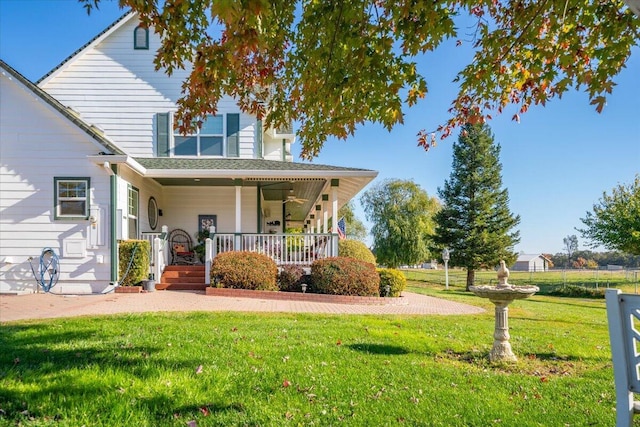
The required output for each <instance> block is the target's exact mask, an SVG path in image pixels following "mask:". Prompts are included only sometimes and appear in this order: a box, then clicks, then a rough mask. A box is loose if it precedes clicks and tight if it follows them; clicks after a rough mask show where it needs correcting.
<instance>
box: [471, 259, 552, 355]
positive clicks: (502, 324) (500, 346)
mask: <svg viewBox="0 0 640 427" xmlns="http://www.w3.org/2000/svg"><path fill="white" fill-rule="evenodd" d="M508 278H509V269H507V267H506V266H505V263H504V261H500V268H499V269H498V285H497V286H492V285H481V286H471V287H470V288H469V290H471V292H473V293H474V294H476V295H477V296H479V297H481V298H488V299H489V301H491V302H492V303H494V304H495V306H496V310H495V316H496V325H495V329H494V331H493V348H492V349H491V353H489V360H490V361H491V362H515V361H516V360H518V359H517V358H516V355H515V354H513V351H511V344H510V343H509V309H508V308H507V306H508V305H509V304H511V302H512V301H513V300H516V299H524V298H529V297H530V296H531V295H533V294H535V293H536V292H538V291H539V290H540V288H538V287H537V286H515V285H510V284H509V283H507V279H508Z"/></svg>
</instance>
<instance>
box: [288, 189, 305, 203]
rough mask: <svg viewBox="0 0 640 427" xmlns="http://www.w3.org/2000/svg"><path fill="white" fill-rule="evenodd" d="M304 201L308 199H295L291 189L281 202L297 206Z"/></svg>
mask: <svg viewBox="0 0 640 427" xmlns="http://www.w3.org/2000/svg"><path fill="white" fill-rule="evenodd" d="M306 201H308V199H301V198H298V197H296V195H295V194H293V189H291V190H289V194H288V195H287V199H286V200H283V201H282V203H289V202H294V203H298V204H303V203H304V202H306Z"/></svg>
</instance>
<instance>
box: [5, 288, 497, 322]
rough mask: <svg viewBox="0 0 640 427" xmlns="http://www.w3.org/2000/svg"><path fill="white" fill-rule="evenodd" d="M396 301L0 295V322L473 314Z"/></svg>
mask: <svg viewBox="0 0 640 427" xmlns="http://www.w3.org/2000/svg"><path fill="white" fill-rule="evenodd" d="M400 300H401V302H400V303H393V304H388V305H364V304H344V303H343V304H334V303H326V302H312V301H290V300H289V301H287V300H272V299H266V298H238V297H220V296H206V295H204V293H203V292H193V291H157V292H149V293H142V294H113V293H112V294H106V295H77V296H70V295H53V294H29V295H0V322H9V321H14V320H25V319H47V318H55V317H72V316H84V315H100V314H114V313H139V312H146V311H245V312H246V311H255V312H286V313H331V314H423V315H426V314H436V315H451V314H476V313H483V312H484V311H485V310H484V309H482V308H479V307H474V306H471V305H467V304H461V303H457V302H452V301H447V300H443V299H439V298H433V297H429V296H425V295H419V294H414V293H411V292H404V293H403V297H402V298H401V299H400Z"/></svg>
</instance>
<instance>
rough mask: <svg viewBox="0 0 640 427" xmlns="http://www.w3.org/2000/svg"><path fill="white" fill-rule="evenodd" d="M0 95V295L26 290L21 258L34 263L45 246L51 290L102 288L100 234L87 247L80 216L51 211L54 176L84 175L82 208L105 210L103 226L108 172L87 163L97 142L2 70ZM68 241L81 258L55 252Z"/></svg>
mask: <svg viewBox="0 0 640 427" xmlns="http://www.w3.org/2000/svg"><path fill="white" fill-rule="evenodd" d="M0 93H2V96H0V103H1V104H0V129H2V131H1V132H0V292H32V291H34V290H35V279H34V276H33V274H32V272H31V268H30V266H29V262H28V261H27V258H28V257H34V258H35V260H34V264H35V265H36V267H37V260H38V258H39V256H40V254H41V252H42V249H43V248H46V247H50V248H52V249H53V250H54V251H55V253H56V254H58V255H59V256H60V271H61V274H60V281H59V283H58V285H57V286H56V287H55V288H54V289H53V290H54V291H55V292H74V293H75V292H78V293H83V292H96V291H100V290H102V289H103V288H104V287H106V286H107V285H108V282H109V279H110V267H109V265H110V251H109V241H108V239H103V242H102V243H103V244H102V245H101V246H95V247H91V246H90V244H89V243H90V242H89V237H88V232H89V221H88V220H54V215H53V214H54V177H87V178H90V179H91V192H90V206H91V207H100V208H103V212H104V214H105V218H101V220H100V222H99V224H98V226H99V227H108V224H109V218H108V212H109V203H110V196H109V194H110V193H109V175H108V173H107V171H106V170H104V169H103V168H102V167H99V166H97V165H96V164H94V163H92V162H90V161H89V160H87V156H88V155H95V154H96V153H97V152H98V151H100V149H101V148H100V146H99V145H98V144H97V143H95V141H94V140H93V139H92V138H91V137H90V136H88V135H87V134H86V133H84V132H83V131H81V130H79V129H78V128H77V127H76V126H75V125H73V124H71V123H70V122H69V121H68V120H67V119H66V118H64V117H63V116H62V115H61V114H60V113H59V112H58V111H55V110H54V109H53V108H51V107H50V106H49V105H48V104H46V103H45V102H43V101H42V100H41V99H40V98H38V97H37V96H36V95H35V94H33V92H31V91H30V90H28V89H27V88H25V87H24V86H23V85H22V84H21V83H19V82H17V81H16V80H15V79H13V78H10V77H9V76H8V75H5V74H0ZM106 231H107V229H103V232H105V234H104V235H105V236H108V233H106ZM69 239H71V240H79V241H84V242H86V245H87V251H86V257H84V258H69V257H66V256H65V255H64V254H63V253H62V252H63V247H64V242H65V241H68V240H69ZM98 257H100V258H102V260H103V262H102V263H98V262H97V259H98ZM7 259H9V260H10V261H11V263H7V262H6V261H7Z"/></svg>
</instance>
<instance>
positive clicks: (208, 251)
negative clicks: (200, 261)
mask: <svg viewBox="0 0 640 427" xmlns="http://www.w3.org/2000/svg"><path fill="white" fill-rule="evenodd" d="M212 258H213V240H211V238H210V237H207V238H206V239H205V241H204V284H205V285H210V284H211V259H212Z"/></svg>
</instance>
